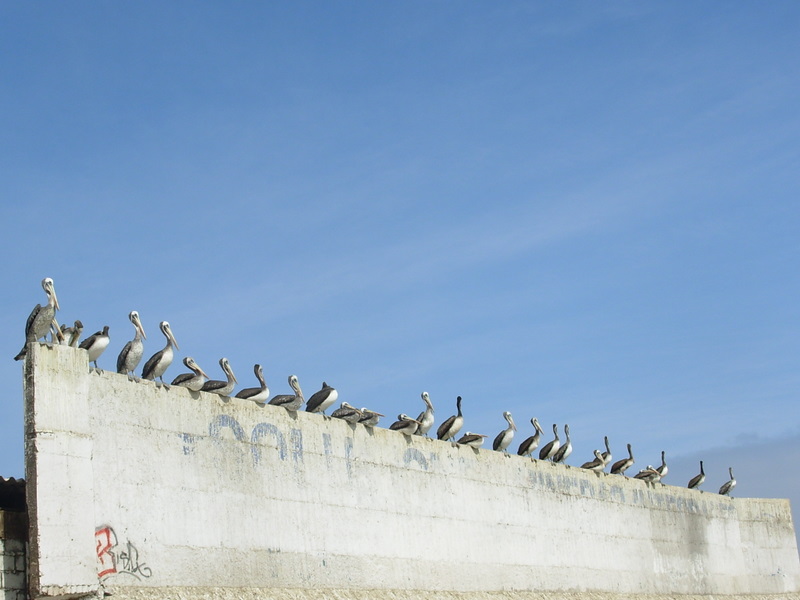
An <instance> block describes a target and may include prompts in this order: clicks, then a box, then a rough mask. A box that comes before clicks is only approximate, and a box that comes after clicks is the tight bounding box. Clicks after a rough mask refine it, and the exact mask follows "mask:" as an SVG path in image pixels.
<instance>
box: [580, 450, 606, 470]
mask: <svg viewBox="0 0 800 600" xmlns="http://www.w3.org/2000/svg"><path fill="white" fill-rule="evenodd" d="M605 468H606V463H605V461H604V460H603V455H602V453H601V452H600V450H595V451H594V460H590V461H589V462H585V463H583V464H582V465H581V469H588V470H589V471H594V472H595V473H599V472H600V471H602V470H603V469H605Z"/></svg>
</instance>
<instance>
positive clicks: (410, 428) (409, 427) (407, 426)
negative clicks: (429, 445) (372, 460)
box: [389, 413, 419, 435]
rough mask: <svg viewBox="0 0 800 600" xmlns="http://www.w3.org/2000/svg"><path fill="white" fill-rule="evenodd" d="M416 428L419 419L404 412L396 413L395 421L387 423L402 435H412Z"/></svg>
mask: <svg viewBox="0 0 800 600" xmlns="http://www.w3.org/2000/svg"><path fill="white" fill-rule="evenodd" d="M417 428H419V421H417V420H416V419H412V418H411V417H409V416H408V415H407V414H404V413H401V414H399V415H397V421H395V422H394V423H392V424H391V425H389V429H391V430H392V431H399V432H400V433H402V434H403V435H414V434H415V433H416V432H417Z"/></svg>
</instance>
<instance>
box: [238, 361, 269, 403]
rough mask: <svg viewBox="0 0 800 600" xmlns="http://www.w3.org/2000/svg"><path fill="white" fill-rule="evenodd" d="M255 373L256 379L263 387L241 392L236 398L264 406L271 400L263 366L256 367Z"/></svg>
mask: <svg viewBox="0 0 800 600" xmlns="http://www.w3.org/2000/svg"><path fill="white" fill-rule="evenodd" d="M253 372H254V373H255V374H256V379H258V382H259V383H260V384H261V387H257V388H245V389H243V390H239V393H237V394H236V397H237V398H242V399H243V400H252V401H253V402H257V403H258V404H264V403H265V402H266V401H267V399H268V398H269V388H268V387H267V382H266V381H264V370H263V369H262V368H261V365H255V366H254V367H253Z"/></svg>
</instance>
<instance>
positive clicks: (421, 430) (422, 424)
mask: <svg viewBox="0 0 800 600" xmlns="http://www.w3.org/2000/svg"><path fill="white" fill-rule="evenodd" d="M422 401H423V402H424V403H425V410H424V411H422V412H421V413H419V416H418V417H417V421H419V427H418V428H417V433H416V434H415V435H424V436H427V435H428V431H430V429H431V427H433V404H431V399H430V396H428V392H422Z"/></svg>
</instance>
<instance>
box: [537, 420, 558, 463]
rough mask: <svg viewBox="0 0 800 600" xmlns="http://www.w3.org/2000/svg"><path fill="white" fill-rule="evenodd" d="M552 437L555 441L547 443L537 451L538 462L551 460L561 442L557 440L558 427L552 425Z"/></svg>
mask: <svg viewBox="0 0 800 600" xmlns="http://www.w3.org/2000/svg"><path fill="white" fill-rule="evenodd" d="M553 435H555V436H556V437H555V439H553V440H551V441H549V442H547V443H546V444H545V445H544V447H543V448H542V449H541V450H539V460H549V459H551V458H553V457H554V456H555V454H556V452H558V449H559V448H560V447H561V440H559V439H558V425H556V424H555V423H553Z"/></svg>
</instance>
